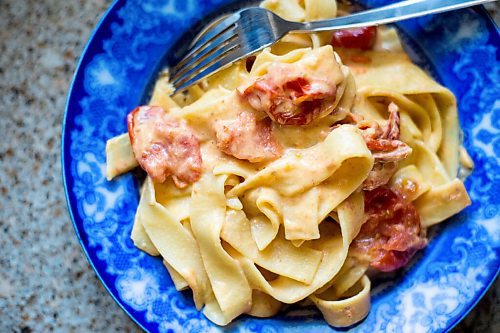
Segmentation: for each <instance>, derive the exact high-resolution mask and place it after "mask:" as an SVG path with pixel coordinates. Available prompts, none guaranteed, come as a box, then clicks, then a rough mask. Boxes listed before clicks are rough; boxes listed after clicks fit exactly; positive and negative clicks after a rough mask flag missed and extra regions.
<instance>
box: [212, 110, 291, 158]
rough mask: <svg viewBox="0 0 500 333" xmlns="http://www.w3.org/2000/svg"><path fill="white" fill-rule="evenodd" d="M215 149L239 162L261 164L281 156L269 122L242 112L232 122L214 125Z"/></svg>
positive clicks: (266, 119) (219, 122) (220, 122)
mask: <svg viewBox="0 0 500 333" xmlns="http://www.w3.org/2000/svg"><path fill="white" fill-rule="evenodd" d="M215 132H216V133H215V134H216V138H217V147H218V148H219V149H220V150H221V151H222V152H224V153H226V154H228V155H232V156H234V157H236V158H238V159H241V160H249V161H250V162H262V161H269V160H274V159H276V158H278V157H280V156H281V154H282V149H281V146H280V145H279V144H278V143H277V142H276V140H275V138H274V136H273V133H272V128H271V120H270V119H269V118H265V119H262V120H259V121H258V120H256V119H255V116H254V115H253V114H252V113H250V112H246V111H243V112H241V113H240V114H239V115H238V118H237V119H234V120H220V121H217V122H216V123H215Z"/></svg>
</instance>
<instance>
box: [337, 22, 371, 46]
mask: <svg viewBox="0 0 500 333" xmlns="http://www.w3.org/2000/svg"><path fill="white" fill-rule="evenodd" d="M376 38H377V27H362V28H352V29H343V30H337V31H334V32H333V37H332V45H333V46H337V47H345V48H348V49H361V50H369V49H372V48H373V45H374V44H375V39H376Z"/></svg>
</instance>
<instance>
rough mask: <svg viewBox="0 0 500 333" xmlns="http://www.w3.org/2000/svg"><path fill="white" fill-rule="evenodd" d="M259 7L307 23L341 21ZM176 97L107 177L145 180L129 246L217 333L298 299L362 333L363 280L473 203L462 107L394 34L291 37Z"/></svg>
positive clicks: (164, 88) (164, 87)
mask: <svg viewBox="0 0 500 333" xmlns="http://www.w3.org/2000/svg"><path fill="white" fill-rule="evenodd" d="M262 6H263V7H265V8H268V9H270V10H273V11H274V12H276V13H277V14H279V15H281V16H282V17H284V18H286V19H290V20H296V21H309V20H318V19H325V18H330V17H335V16H336V15H337V14H338V13H345V8H341V7H340V6H339V7H338V6H337V3H336V2H335V1H333V0H302V1H301V0H266V1H264V2H263V3H262ZM332 45H333V46H332ZM170 92H171V88H170V86H169V83H168V73H167V74H162V75H161V76H160V78H159V79H158V81H157V83H156V86H155V88H154V91H153V95H152V98H151V100H150V103H149V105H147V106H141V107H139V108H137V109H135V110H134V111H132V112H131V113H130V114H129V115H128V117H127V123H128V130H129V133H128V134H127V133H126V134H123V135H120V136H117V137H115V138H112V139H110V140H109V141H108V143H107V146H106V155H107V169H106V175H107V177H108V179H109V180H111V179H113V178H114V177H116V176H118V175H120V174H122V173H124V172H127V171H129V170H131V169H133V168H135V167H137V166H140V167H141V168H142V169H144V170H145V171H146V172H147V177H146V180H145V182H144V184H143V186H142V189H141V199H140V203H139V206H138V209H137V213H136V216H135V220H134V225H133V228H132V235H131V238H132V240H133V241H134V244H135V245H136V246H137V247H138V248H139V249H141V250H143V251H145V252H147V253H149V254H150V255H152V256H158V255H159V256H161V257H162V258H163V260H164V264H165V267H166V269H167V270H168V272H169V274H170V276H171V278H172V280H173V283H174V285H175V288H176V289H177V290H183V289H186V288H190V289H191V290H192V291H193V298H194V302H195V304H196V307H197V308H198V309H199V310H202V311H203V313H204V314H205V316H206V317H207V318H208V319H210V320H211V321H213V322H214V323H216V324H218V325H226V324H228V323H230V322H231V321H232V320H233V319H235V318H236V317H238V316H239V315H240V314H243V313H246V314H249V315H252V316H256V317H268V316H272V315H274V314H276V313H277V312H278V311H279V310H280V308H281V307H282V305H283V304H292V303H296V302H300V301H308V302H310V303H312V304H314V305H316V306H317V308H318V309H319V310H320V311H321V313H322V314H323V316H324V318H325V320H326V321H327V322H328V323H329V324H330V325H332V326H336V327H345V326H350V325H353V324H355V323H357V322H359V321H361V320H362V319H363V318H364V317H365V316H366V315H367V314H368V312H369V309H370V279H369V277H368V275H369V274H367V273H368V272H370V271H371V272H376V271H381V272H386V271H393V270H395V269H398V268H400V267H402V266H404V265H406V264H407V263H408V262H409V260H410V259H411V257H412V256H413V255H414V254H415V253H416V252H417V251H418V250H420V249H422V248H423V247H425V246H426V244H427V239H426V237H425V234H426V230H427V228H428V227H430V226H432V225H434V224H436V223H439V222H442V221H443V220H445V219H447V218H449V217H450V216H452V215H454V214H456V213H458V212H460V211H461V210H462V209H464V208H465V207H466V206H467V205H469V204H470V199H469V197H468V195H467V191H466V189H465V187H464V184H463V182H462V180H460V179H459V178H457V175H458V174H459V170H460V169H461V162H460V161H461V160H465V161H469V162H470V161H471V160H470V158H468V159H467V153H466V151H465V149H463V148H461V147H460V141H459V125H458V119H457V106H456V101H455V97H454V96H453V94H452V93H451V92H450V91H449V90H448V89H446V88H445V87H443V86H441V85H439V84H438V83H436V82H435V81H434V80H433V79H432V78H430V77H429V75H427V74H426V73H425V72H424V71H422V70H421V69H420V68H418V67H417V66H416V65H414V64H413V63H412V62H411V61H410V60H409V57H408V56H407V54H406V53H405V52H404V50H403V48H402V46H401V43H400V41H399V38H398V36H397V33H396V31H395V30H394V29H392V28H387V27H378V28H373V27H371V28H359V29H358V30H357V31H356V33H354V32H352V31H341V32H336V33H331V32H322V33H318V34H311V35H299V34H297V35H293V34H289V35H287V36H285V37H284V38H283V39H282V40H281V41H280V42H278V43H277V44H275V45H273V46H272V47H271V48H267V49H265V50H264V51H262V52H260V53H259V54H257V55H256V56H255V57H251V58H249V59H247V60H245V61H240V62H238V63H236V64H234V65H233V66H231V67H230V68H227V69H224V70H222V71H220V72H218V73H216V74H215V75H213V76H211V77H209V78H207V79H205V80H204V81H202V82H201V83H200V84H198V85H196V86H194V87H191V88H189V90H188V91H187V92H186V93H180V94H176V95H174V96H170ZM460 156H462V158H460ZM467 168H468V169H470V168H472V165H471V163H467Z"/></svg>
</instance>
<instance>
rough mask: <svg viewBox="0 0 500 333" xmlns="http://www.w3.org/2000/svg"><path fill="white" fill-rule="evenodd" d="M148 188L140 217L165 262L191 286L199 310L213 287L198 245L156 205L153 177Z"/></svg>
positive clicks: (148, 179)
mask: <svg viewBox="0 0 500 333" xmlns="http://www.w3.org/2000/svg"><path fill="white" fill-rule="evenodd" d="M144 186H145V188H144V192H143V198H144V200H145V202H146V203H147V204H145V205H142V206H140V207H139V208H140V209H139V210H138V211H137V217H138V218H139V220H140V221H141V223H142V225H143V226H144V229H145V231H146V232H147V234H148V236H149V238H150V239H151V241H152V243H153V244H154V246H155V247H156V248H157V249H158V252H160V254H161V256H162V257H163V259H164V260H165V261H166V262H167V263H168V264H169V265H170V266H171V267H172V268H173V269H174V270H175V271H176V272H177V273H179V275H180V276H182V278H183V279H184V280H186V282H187V283H188V284H189V287H190V288H191V289H192V290H193V297H194V301H195V304H196V307H197V308H198V309H199V308H201V306H202V305H203V304H204V302H205V299H206V297H207V293H209V292H210V285H209V281H208V277H207V274H206V272H205V269H204V266H203V262H202V259H201V256H200V251H199V250H198V243H197V241H196V240H195V239H194V238H193V236H192V235H191V233H190V232H189V231H188V230H187V229H186V228H185V227H184V226H183V225H182V224H181V223H180V221H178V220H175V219H174V217H173V216H172V215H171V214H170V213H169V212H168V210H167V209H165V208H164V207H163V206H161V205H160V204H158V203H157V202H156V199H155V192H154V185H153V182H152V180H151V179H150V178H149V177H147V178H146V182H145V185H144Z"/></svg>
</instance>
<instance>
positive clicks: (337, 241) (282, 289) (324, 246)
mask: <svg viewBox="0 0 500 333" xmlns="http://www.w3.org/2000/svg"><path fill="white" fill-rule="evenodd" d="M363 207H364V206H363V195H362V194H361V193H354V194H353V195H351V196H350V197H349V198H348V199H347V200H346V201H345V202H344V203H342V204H341V205H340V206H339V207H338V212H339V217H340V223H339V226H338V225H337V224H336V223H335V222H332V221H329V222H325V223H321V225H320V234H321V238H320V239H317V240H313V241H309V242H307V243H304V244H303V245H302V246H301V247H300V248H301V249H302V248H304V247H305V246H307V247H308V248H310V249H313V250H317V251H321V252H323V260H322V261H321V263H320V265H319V267H318V270H317V272H316V275H315V276H314V279H313V281H312V282H311V283H310V284H304V283H301V282H298V281H296V280H293V279H290V278H288V277H284V276H279V277H277V278H276V279H274V280H272V281H267V280H266V278H265V277H264V276H263V275H262V273H261V272H260V271H259V270H258V269H257V267H256V266H255V263H254V261H253V260H251V259H249V258H247V257H246V256H244V255H242V254H240V253H239V252H238V251H237V250H232V251H231V250H228V252H229V253H230V254H231V256H232V257H233V258H236V259H238V260H239V261H240V263H241V265H242V267H243V269H244V271H245V274H246V276H247V279H248V280H249V282H250V284H251V286H252V288H254V289H257V290H260V291H262V292H265V293H266V294H268V295H271V296H272V297H274V298H275V299H277V300H279V301H281V302H283V303H295V302H297V301H300V300H302V299H304V298H306V297H307V296H309V295H310V294H311V293H313V292H315V291H316V290H318V289H319V288H321V287H323V286H324V285H325V284H327V283H328V282H329V281H330V280H331V279H332V278H333V277H334V276H335V275H336V274H337V273H338V272H339V271H340V269H341V267H342V266H343V264H344V261H345V259H346V257H347V251H348V249H349V244H350V243H351V241H352V239H353V238H354V237H355V236H356V235H357V233H358V232H359V229H360V228H361V224H362V223H363V222H364V213H363V211H364V208H363ZM240 237H242V238H246V237H248V236H245V235H240ZM227 242H228V243H230V244H231V243H233V244H237V243H238V240H237V239H234V240H231V239H227ZM306 244H307V245H306Z"/></svg>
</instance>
